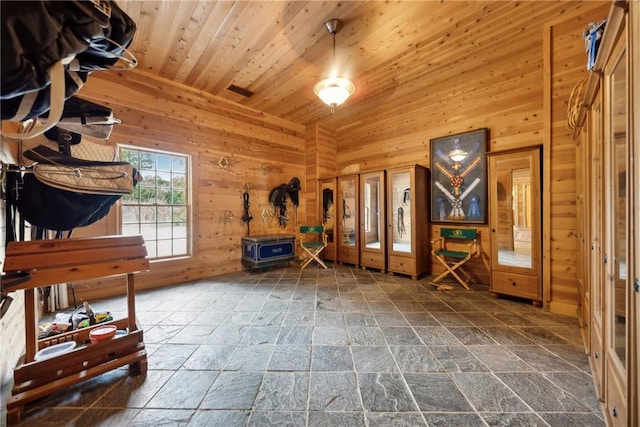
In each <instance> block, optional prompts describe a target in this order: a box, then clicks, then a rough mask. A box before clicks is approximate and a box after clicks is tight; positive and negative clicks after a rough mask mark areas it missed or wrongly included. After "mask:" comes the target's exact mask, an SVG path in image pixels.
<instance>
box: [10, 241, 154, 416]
mask: <svg viewBox="0 0 640 427" xmlns="http://www.w3.org/2000/svg"><path fill="white" fill-rule="evenodd" d="M148 269H149V260H148V259H147V249H146V247H145V244H144V239H143V238H142V236H109V237H98V238H82V239H55V240H34V241H29V242H11V243H9V245H8V246H7V250H6V258H5V261H4V272H5V273H18V272H24V273H30V275H31V277H30V279H29V280H27V281H26V282H23V283H19V284H16V285H15V286H11V287H4V288H3V291H4V292H13V291H17V290H24V294H25V295H24V304H25V336H26V352H25V356H24V361H23V363H22V364H21V365H19V366H18V367H17V368H16V369H15V370H14V386H13V389H12V396H11V397H10V398H9V399H8V401H7V422H8V423H17V422H19V421H20V417H21V414H22V407H23V405H24V404H25V403H29V402H32V401H34V400H37V399H40V398H42V397H44V396H47V395H49V394H51V393H53V392H55V391H58V390H61V389H63V388H66V387H69V386H71V385H73V384H76V383H79V382H82V381H85V380H88V379H90V378H93V377H96V376H98V375H100V374H103V373H105V372H108V371H110V370H112V369H115V368H118V367H120V366H124V365H129V371H130V373H131V374H133V375H136V374H143V373H145V372H146V370H147V352H146V350H145V346H144V342H143V336H142V329H140V328H139V327H138V325H137V322H136V310H135V296H134V291H135V289H134V278H133V273H135V272H140V271H145V270H148ZM119 274H126V275H127V280H126V290H127V317H124V318H120V319H114V320H112V321H109V322H104V323H100V324H97V325H94V326H90V327H88V328H83V329H76V330H72V331H69V332H65V333H62V334H59V335H55V336H52V337H48V338H45V339H40V340H38V335H37V326H38V325H37V315H36V296H35V288H37V287H41V286H48V285H53V284H59V283H67V282H74V281H78V280H88V279H96V278H99V277H107V276H114V275H119ZM108 324H113V325H116V326H117V328H118V329H120V330H122V329H125V330H127V334H126V335H123V336H119V337H116V338H113V339H111V340H106V341H102V342H98V343H96V344H91V345H89V343H90V339H89V333H90V332H91V330H92V329H94V328H98V327H102V326H104V325H108ZM67 341H74V342H75V343H76V345H77V346H76V348H75V349H74V350H72V351H71V352H69V353H66V354H63V355H60V356H57V357H53V358H51V359H47V360H41V361H36V360H34V356H35V355H36V353H37V352H38V351H39V350H41V349H43V348H46V347H48V346H51V345H55V344H59V343H63V342H67Z"/></svg>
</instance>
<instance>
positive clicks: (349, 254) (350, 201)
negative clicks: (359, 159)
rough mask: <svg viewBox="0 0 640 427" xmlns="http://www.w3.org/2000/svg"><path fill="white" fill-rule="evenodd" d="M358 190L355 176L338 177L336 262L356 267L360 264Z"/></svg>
mask: <svg viewBox="0 0 640 427" xmlns="http://www.w3.org/2000/svg"><path fill="white" fill-rule="evenodd" d="M358 190H359V188H358V176H357V175H348V176H341V177H338V203H339V206H338V212H339V215H340V217H339V225H340V226H339V232H340V235H339V236H338V237H337V239H338V240H337V242H338V261H339V262H345V263H348V264H354V265H356V266H357V265H359V262H360V257H359V255H360V247H359V240H358V237H359V231H360V230H359V227H358V224H359V223H358V218H359V208H360V207H359V200H358Z"/></svg>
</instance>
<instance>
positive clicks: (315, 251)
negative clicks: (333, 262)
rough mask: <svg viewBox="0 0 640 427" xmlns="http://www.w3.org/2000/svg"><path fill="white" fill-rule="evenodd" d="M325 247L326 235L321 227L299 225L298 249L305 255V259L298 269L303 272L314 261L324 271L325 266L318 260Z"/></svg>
mask: <svg viewBox="0 0 640 427" xmlns="http://www.w3.org/2000/svg"><path fill="white" fill-rule="evenodd" d="M326 246H327V235H326V234H325V232H324V227H323V226H322V225H301V226H300V247H301V248H302V249H303V250H304V251H305V252H306V253H307V258H305V260H304V261H303V262H302V266H301V268H300V269H301V270H304V268H305V267H306V266H307V265H309V263H310V262H311V261H314V260H315V261H316V262H317V263H318V264H320V265H321V266H323V267H324V268H325V269H326V268H327V266H326V265H325V263H324V262H323V261H322V258H320V254H321V253H322V250H323V249H324V248H325V247H326Z"/></svg>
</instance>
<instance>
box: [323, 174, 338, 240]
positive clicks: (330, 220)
mask: <svg viewBox="0 0 640 427" xmlns="http://www.w3.org/2000/svg"><path fill="white" fill-rule="evenodd" d="M334 191H335V180H334V179H329V180H326V181H321V182H320V197H321V199H322V206H321V214H322V225H323V226H324V229H325V233H327V241H328V242H329V243H333V242H334V235H333V234H334V233H333V230H334V218H335V207H334Z"/></svg>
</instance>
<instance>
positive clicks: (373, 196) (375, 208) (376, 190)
mask: <svg viewBox="0 0 640 427" xmlns="http://www.w3.org/2000/svg"><path fill="white" fill-rule="evenodd" d="M384 195H385V182H384V171H379V172H371V173H366V174H362V175H360V264H361V265H362V266H363V267H371V268H378V269H380V270H382V271H383V272H384V270H385V265H386V259H385V253H386V239H385V236H386V215H385V211H386V209H385V197H384Z"/></svg>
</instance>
